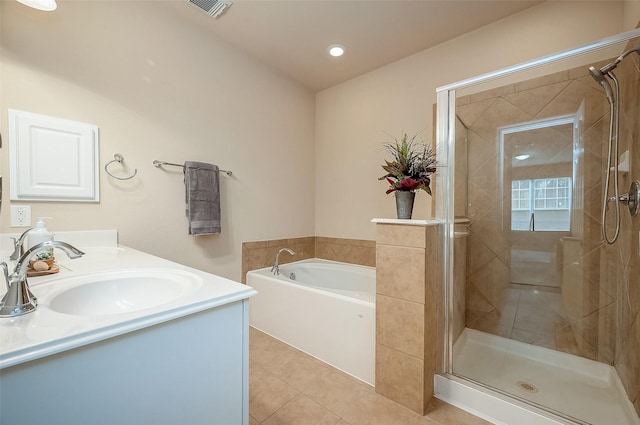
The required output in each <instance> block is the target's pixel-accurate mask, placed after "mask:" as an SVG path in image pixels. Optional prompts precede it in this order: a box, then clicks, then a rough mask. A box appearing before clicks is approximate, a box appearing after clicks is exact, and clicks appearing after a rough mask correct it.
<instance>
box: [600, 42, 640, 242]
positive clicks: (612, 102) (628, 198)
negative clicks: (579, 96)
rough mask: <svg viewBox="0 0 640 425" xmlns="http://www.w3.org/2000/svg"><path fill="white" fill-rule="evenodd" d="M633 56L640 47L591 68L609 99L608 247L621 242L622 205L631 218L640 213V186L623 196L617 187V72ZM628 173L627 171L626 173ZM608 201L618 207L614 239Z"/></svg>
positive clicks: (604, 209)
mask: <svg viewBox="0 0 640 425" xmlns="http://www.w3.org/2000/svg"><path fill="white" fill-rule="evenodd" d="M631 53H637V54H639V55H640V46H636V47H635V48H633V49H629V50H627V51H626V52H624V53H622V54H621V55H620V56H618V58H616V60H615V61H613V62H610V63H608V64H606V65H605V66H603V67H602V68H596V67H594V66H590V67H589V72H590V73H591V76H592V77H593V79H594V80H596V82H597V83H598V84H600V85H601V86H602V88H603V89H604V92H605V95H606V97H607V100H608V101H609V110H610V112H609V140H608V153H607V163H606V165H605V169H604V173H605V176H606V177H605V187H604V192H603V194H602V219H601V220H602V223H601V231H602V237H603V239H604V240H605V242H607V243H608V244H610V245H611V244H613V243H615V241H616V240H617V239H618V236H619V234H620V203H621V202H623V203H626V204H627V205H628V206H629V212H630V213H631V214H632V215H637V214H638V210H639V209H638V194H639V192H638V190H639V187H640V183H639V182H638V181H634V182H632V183H631V186H629V192H627V193H626V194H624V195H622V196H621V195H620V188H619V185H618V174H619V172H620V162H619V145H620V143H619V141H620V83H619V82H618V78H617V77H616V74H615V73H614V72H613V70H614V69H616V68H617V67H618V65H619V64H620V63H621V62H622V61H623V60H624V58H626V57H627V56H628V55H630V54H631ZM607 78H610V79H611V80H612V81H613V82H614V87H615V95H614V94H613V93H614V92H613V90H612V89H611V84H609V82H608V81H607ZM627 171H628V170H627ZM612 174H613V196H611V197H610V196H609V191H610V182H611V175H612ZM609 202H613V204H614V205H615V230H614V233H613V237H611V238H609V235H608V234H607V217H608V215H607V212H608V209H609Z"/></svg>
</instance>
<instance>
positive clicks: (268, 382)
mask: <svg viewBox="0 0 640 425" xmlns="http://www.w3.org/2000/svg"><path fill="white" fill-rule="evenodd" d="M249 341H250V342H249V414H250V419H249V425H256V424H264V425H487V424H489V423H488V422H486V421H484V420H482V419H480V418H477V417H475V416H473V415H471V414H469V413H467V412H464V411H462V410H460V409H458V408H456V407H453V406H451V405H449V404H447V403H444V402H442V401H439V400H437V399H434V402H433V404H432V409H431V411H430V412H429V413H428V414H427V415H426V416H421V415H418V414H417V413H414V412H412V411H411V410H409V409H406V408H404V407H402V406H400V405H399V404H397V403H395V402H393V401H391V400H388V399H386V398H384V397H382V396H381V395H379V394H377V393H376V392H375V390H374V389H373V388H372V387H371V386H369V385H367V384H365V383H363V382H361V381H358V380H356V379H354V378H352V377H350V376H349V375H346V374H344V373H342V372H340V371H339V370H337V369H334V368H333V367H331V366H329V365H327V364H326V363H322V362H320V361H319V360H316V359H315V358H313V357H311V356H309V355H307V354H304V353H302V352H301V351H298V350H296V349H294V348H292V347H290V346H288V345H286V344H284V343H282V342H280V341H278V340H276V339H274V338H272V337H270V336H268V335H266V334H265V333H262V332H260V331H257V330H255V329H253V328H251V331H250V340H249Z"/></svg>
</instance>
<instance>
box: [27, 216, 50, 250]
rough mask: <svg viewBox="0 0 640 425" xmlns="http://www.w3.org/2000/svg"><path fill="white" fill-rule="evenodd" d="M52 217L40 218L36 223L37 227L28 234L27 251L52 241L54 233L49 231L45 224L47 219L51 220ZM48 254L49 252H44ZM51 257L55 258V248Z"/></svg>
mask: <svg viewBox="0 0 640 425" xmlns="http://www.w3.org/2000/svg"><path fill="white" fill-rule="evenodd" d="M50 218H51V217H38V221H37V222H36V227H34V228H33V229H31V230H30V231H29V233H27V246H28V248H27V249H31V248H33V247H34V246H35V245H38V244H39V243H41V242H46V241H52V240H53V233H52V232H51V231H49V229H47V226H46V225H45V223H44V220H45V219H50ZM44 252H48V251H44ZM49 253H50V254H51V257H53V248H51V251H50V252H49Z"/></svg>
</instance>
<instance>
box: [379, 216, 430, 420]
mask: <svg viewBox="0 0 640 425" xmlns="http://www.w3.org/2000/svg"><path fill="white" fill-rule="evenodd" d="M376 232H377V236H376V242H377V246H376V383H375V384H376V385H375V387H376V392H378V393H379V394H382V395H384V396H385V397H387V398H389V399H391V400H394V401H396V402H398V403H400V404H402V405H403V406H405V407H408V408H409V409H411V410H413V411H415V412H418V413H420V414H424V413H425V412H426V411H427V408H428V406H429V402H430V401H431V399H432V396H433V374H434V373H435V371H436V362H437V359H438V358H439V355H438V354H439V353H440V352H441V351H442V344H440V341H441V339H440V337H441V336H442V335H441V333H440V332H439V327H441V325H442V320H440V319H439V318H438V316H439V315H440V314H441V312H442V310H441V305H442V303H440V302H439V301H440V298H439V297H440V294H441V289H440V287H441V285H440V280H439V276H440V265H441V261H440V258H441V256H440V249H439V247H440V243H439V241H440V232H439V227H438V226H436V225H433V226H427V227H422V226H407V225H396V224H380V223H379V224H378V225H377V226H376Z"/></svg>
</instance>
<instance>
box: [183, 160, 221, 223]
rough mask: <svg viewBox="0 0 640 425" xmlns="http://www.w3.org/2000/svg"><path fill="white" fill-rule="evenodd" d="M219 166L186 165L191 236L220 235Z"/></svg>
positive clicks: (185, 182)
mask: <svg viewBox="0 0 640 425" xmlns="http://www.w3.org/2000/svg"><path fill="white" fill-rule="evenodd" d="M218 171H219V169H218V166H217V165H213V164H207V163H204V162H195V161H186V162H185V163H184V184H185V187H186V201H187V217H188V218H189V234H190V235H196V236H197V235H212V234H219V233H220V179H219V176H218Z"/></svg>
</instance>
